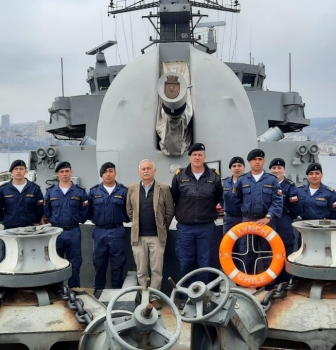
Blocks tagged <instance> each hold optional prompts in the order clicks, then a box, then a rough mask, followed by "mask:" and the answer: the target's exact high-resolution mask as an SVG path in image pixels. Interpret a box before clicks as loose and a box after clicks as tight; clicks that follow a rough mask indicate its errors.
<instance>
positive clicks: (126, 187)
mask: <svg viewBox="0 0 336 350" xmlns="http://www.w3.org/2000/svg"><path fill="white" fill-rule="evenodd" d="M119 185H120V186H121V187H123V188H126V190H127V189H128V187H127V186H125V185H123V184H121V183H119Z"/></svg>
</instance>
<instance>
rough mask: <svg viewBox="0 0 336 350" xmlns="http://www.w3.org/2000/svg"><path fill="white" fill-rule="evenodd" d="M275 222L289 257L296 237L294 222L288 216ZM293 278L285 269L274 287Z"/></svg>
mask: <svg viewBox="0 0 336 350" xmlns="http://www.w3.org/2000/svg"><path fill="white" fill-rule="evenodd" d="M274 222H275V231H276V232H277V233H278V235H279V236H280V237H281V239H282V241H283V243H284V246H285V250H286V257H287V256H288V255H290V254H292V253H293V250H294V241H295V236H294V232H293V226H292V223H293V220H292V218H291V217H290V216H289V215H288V214H283V215H282V216H281V218H276V219H274ZM291 277H292V275H291V274H289V273H288V272H287V271H286V270H285V267H284V268H283V270H282V272H281V273H280V275H279V276H278V277H277V278H276V279H275V280H274V282H273V285H275V284H278V283H280V282H287V281H289V280H290V279H291Z"/></svg>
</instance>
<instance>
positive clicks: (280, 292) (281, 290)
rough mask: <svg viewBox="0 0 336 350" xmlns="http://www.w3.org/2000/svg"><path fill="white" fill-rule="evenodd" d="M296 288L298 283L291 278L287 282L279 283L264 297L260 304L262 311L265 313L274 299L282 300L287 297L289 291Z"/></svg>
mask: <svg viewBox="0 0 336 350" xmlns="http://www.w3.org/2000/svg"><path fill="white" fill-rule="evenodd" d="M297 286H298V281H297V280H295V279H294V278H291V279H290V280H289V282H281V283H279V284H278V285H277V286H276V288H274V289H272V290H270V291H269V292H268V293H267V294H266V295H265V296H264V299H263V300H262V302H261V305H262V307H263V308H264V311H265V312H267V311H268V310H269V309H270V308H271V306H272V304H273V302H274V300H276V299H284V298H286V297H287V293H288V292H289V291H292V290H294V289H296V288H297Z"/></svg>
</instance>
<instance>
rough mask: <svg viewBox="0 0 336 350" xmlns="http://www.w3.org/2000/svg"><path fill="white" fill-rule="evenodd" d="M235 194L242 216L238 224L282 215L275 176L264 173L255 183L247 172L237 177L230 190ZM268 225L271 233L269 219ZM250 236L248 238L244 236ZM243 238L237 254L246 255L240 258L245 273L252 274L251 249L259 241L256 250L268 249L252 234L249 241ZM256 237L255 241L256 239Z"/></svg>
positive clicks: (280, 197)
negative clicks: (239, 252) (234, 186)
mask: <svg viewBox="0 0 336 350" xmlns="http://www.w3.org/2000/svg"><path fill="white" fill-rule="evenodd" d="M234 192H236V193H235V195H234V196H233V200H234V202H235V203H236V205H237V206H241V211H242V214H243V220H242V222H246V221H258V220H260V219H262V218H265V215H266V214H270V215H271V216H272V218H273V219H274V218H279V217H280V216H281V215H282V207H283V203H282V202H283V201H282V194H281V188H280V185H279V182H278V179H277V177H276V176H274V175H272V174H269V173H266V172H265V171H264V173H263V174H262V176H261V177H260V179H259V180H258V181H257V182H256V181H255V179H254V177H253V175H252V174H251V172H250V171H249V172H248V173H246V174H243V175H241V176H240V177H239V178H238V181H237V183H236V188H235V189H234ZM268 226H270V227H272V228H273V229H274V230H275V223H274V220H271V221H270V223H269V224H268ZM248 236H250V235H248ZM248 236H245V237H243V238H242V239H241V242H240V251H241V254H243V253H246V252H247V254H246V255H244V256H243V257H242V260H243V262H244V264H245V268H246V273H249V274H253V273H255V268H254V265H255V261H256V258H257V257H258V256H257V254H256V253H255V252H253V247H255V250H256V249H258V248H257V244H258V241H259V245H260V249H261V250H262V251H267V250H270V246H269V244H268V242H267V241H266V240H265V239H263V238H261V239H258V238H259V237H258V236H255V235H253V238H254V239H253V244H252V240H251V239H248ZM257 237H258V238H257ZM262 260H263V265H264V268H267V267H268V265H269V259H262Z"/></svg>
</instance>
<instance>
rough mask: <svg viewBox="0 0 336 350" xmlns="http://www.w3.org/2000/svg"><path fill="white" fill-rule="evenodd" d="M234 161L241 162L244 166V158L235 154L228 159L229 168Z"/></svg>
mask: <svg viewBox="0 0 336 350" xmlns="http://www.w3.org/2000/svg"><path fill="white" fill-rule="evenodd" d="M235 163H240V164H243V165H244V166H245V162H244V159H243V158H242V157H238V156H235V157H233V158H232V159H231V160H230V163H229V169H231V167H232V164H235Z"/></svg>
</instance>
